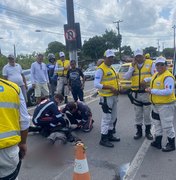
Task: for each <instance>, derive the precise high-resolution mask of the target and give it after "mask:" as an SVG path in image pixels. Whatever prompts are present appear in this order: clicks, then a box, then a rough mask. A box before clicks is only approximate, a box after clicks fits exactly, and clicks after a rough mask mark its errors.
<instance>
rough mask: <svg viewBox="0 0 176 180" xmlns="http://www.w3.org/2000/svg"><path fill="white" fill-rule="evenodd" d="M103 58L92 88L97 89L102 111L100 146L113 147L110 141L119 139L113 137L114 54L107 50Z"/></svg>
mask: <svg viewBox="0 0 176 180" xmlns="http://www.w3.org/2000/svg"><path fill="white" fill-rule="evenodd" d="M105 56H106V57H105V59H104V62H103V63H102V64H101V65H100V66H99V67H98V69H97V70H96V73H95V80H94V86H95V88H97V89H98V93H99V95H100V105H101V107H102V110H103V114H102V121H101V140H100V145H102V146H105V147H114V144H112V143H111V142H110V141H120V138H117V137H114V136H113V128H114V126H113V123H114V122H115V121H116V119H117V101H118V98H117V95H118V80H117V75H116V72H115V70H114V69H113V68H112V67H111V65H112V63H113V59H114V56H115V54H114V52H113V51H112V50H109V49H108V50H107V51H106V52H105Z"/></svg>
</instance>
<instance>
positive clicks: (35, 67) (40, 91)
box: [31, 54, 49, 103]
mask: <svg viewBox="0 0 176 180" xmlns="http://www.w3.org/2000/svg"><path fill="white" fill-rule="evenodd" d="M31 81H32V86H33V88H34V90H35V97H36V100H37V103H40V101H41V98H42V97H49V78H48V72H47V67H46V64H45V63H43V54H38V55H37V59H36V62H34V63H32V65H31Z"/></svg>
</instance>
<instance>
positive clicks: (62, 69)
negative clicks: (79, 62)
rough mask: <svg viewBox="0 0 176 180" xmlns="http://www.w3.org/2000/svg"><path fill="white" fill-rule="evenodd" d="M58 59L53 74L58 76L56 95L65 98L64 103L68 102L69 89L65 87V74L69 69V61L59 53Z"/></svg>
mask: <svg viewBox="0 0 176 180" xmlns="http://www.w3.org/2000/svg"><path fill="white" fill-rule="evenodd" d="M59 56H60V59H59V60H57V62H56V66H55V73H57V74H58V80H57V87H56V93H59V94H62V95H63V96H64V97H65V103H67V102H68V94H69V89H68V85H67V77H66V76H67V72H68V70H69V69H70V61H69V60H66V59H65V54H64V52H60V53H59Z"/></svg>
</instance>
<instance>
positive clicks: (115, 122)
mask: <svg viewBox="0 0 176 180" xmlns="http://www.w3.org/2000/svg"><path fill="white" fill-rule="evenodd" d="M116 124H117V118H116V119H115V121H114V122H113V134H115V133H116V129H115V128H116Z"/></svg>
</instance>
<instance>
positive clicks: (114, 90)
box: [111, 87, 119, 95]
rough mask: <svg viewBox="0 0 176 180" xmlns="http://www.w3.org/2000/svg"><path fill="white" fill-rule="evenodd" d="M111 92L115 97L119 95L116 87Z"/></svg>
mask: <svg viewBox="0 0 176 180" xmlns="http://www.w3.org/2000/svg"><path fill="white" fill-rule="evenodd" d="M111 91H112V92H113V94H114V95H118V94H119V91H118V90H117V89H115V88H114V87H111Z"/></svg>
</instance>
